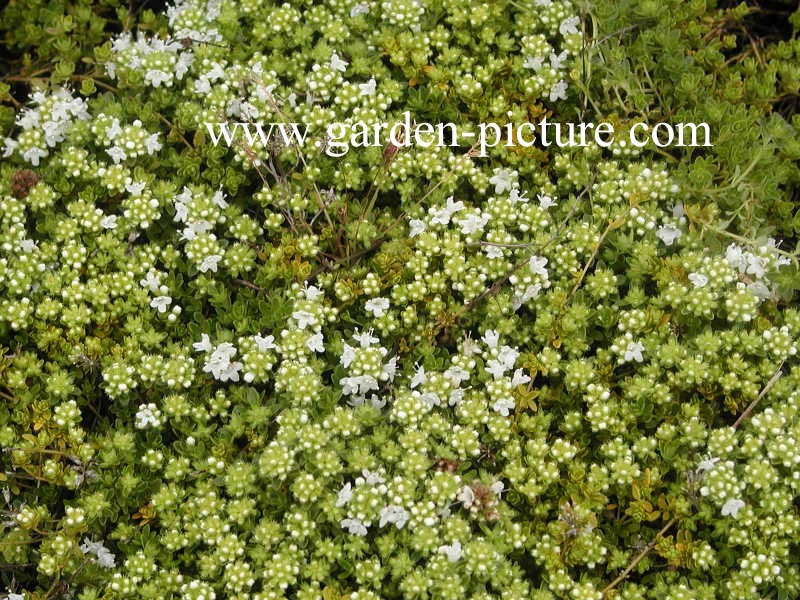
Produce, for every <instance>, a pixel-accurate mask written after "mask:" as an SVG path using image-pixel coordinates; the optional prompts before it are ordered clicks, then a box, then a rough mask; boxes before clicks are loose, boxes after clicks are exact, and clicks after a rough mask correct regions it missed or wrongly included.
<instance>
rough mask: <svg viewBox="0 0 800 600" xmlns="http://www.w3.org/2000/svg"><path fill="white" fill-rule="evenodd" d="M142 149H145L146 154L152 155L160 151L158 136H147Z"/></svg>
mask: <svg viewBox="0 0 800 600" xmlns="http://www.w3.org/2000/svg"><path fill="white" fill-rule="evenodd" d="M144 147H145V148H146V149H147V153H148V154H153V153H154V152H158V151H159V150H161V142H159V141H158V134H157V133H154V134H152V135H148V136H147V138H146V139H145V140H144Z"/></svg>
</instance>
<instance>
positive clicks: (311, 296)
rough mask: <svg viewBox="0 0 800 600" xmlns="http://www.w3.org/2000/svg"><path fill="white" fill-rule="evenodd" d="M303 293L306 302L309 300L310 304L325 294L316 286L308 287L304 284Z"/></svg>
mask: <svg viewBox="0 0 800 600" xmlns="http://www.w3.org/2000/svg"><path fill="white" fill-rule="evenodd" d="M303 292H304V293H305V296H306V300H311V301H312V302H313V301H314V300H316V299H317V298H318V297H320V296H322V295H323V294H324V293H325V292H323V291H322V290H321V289H319V288H318V287H316V286H313V285H308V283H306V287H305V288H304V290H303Z"/></svg>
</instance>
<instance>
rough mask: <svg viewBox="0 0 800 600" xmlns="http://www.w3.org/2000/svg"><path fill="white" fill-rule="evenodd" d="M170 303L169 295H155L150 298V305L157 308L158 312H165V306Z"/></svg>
mask: <svg viewBox="0 0 800 600" xmlns="http://www.w3.org/2000/svg"><path fill="white" fill-rule="evenodd" d="M170 304H172V298H170V297H169V296H156V297H155V298H153V299H152V300H150V306H151V307H153V308H157V309H158V312H160V313H165V312H167V307H168V306H169V305H170Z"/></svg>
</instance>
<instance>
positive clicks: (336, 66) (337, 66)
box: [331, 52, 350, 73]
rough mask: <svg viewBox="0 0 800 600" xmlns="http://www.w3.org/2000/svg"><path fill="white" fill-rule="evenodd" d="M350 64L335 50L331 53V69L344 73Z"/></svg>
mask: <svg viewBox="0 0 800 600" xmlns="http://www.w3.org/2000/svg"><path fill="white" fill-rule="evenodd" d="M348 64H350V63H348V62H347V61H346V60H342V59H341V58H339V55H338V54H337V53H336V52H334V53H333V54H331V69H333V70H334V71H340V72H342V73H344V72H345V71H346V70H347V65H348Z"/></svg>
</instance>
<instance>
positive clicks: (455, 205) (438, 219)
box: [431, 196, 466, 225]
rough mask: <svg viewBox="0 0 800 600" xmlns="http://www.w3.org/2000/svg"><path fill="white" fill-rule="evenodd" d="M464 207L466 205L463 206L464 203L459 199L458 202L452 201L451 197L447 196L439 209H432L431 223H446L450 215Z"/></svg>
mask: <svg viewBox="0 0 800 600" xmlns="http://www.w3.org/2000/svg"><path fill="white" fill-rule="evenodd" d="M464 208H466V207H465V206H464V203H463V202H462V201H461V200H459V201H458V202H453V197H452V196H450V197H448V198H447V200H446V204H445V206H444V208H440V209H439V210H437V211H434V215H433V218H432V219H431V223H438V224H441V225H447V224H448V223H449V222H450V219H451V218H452V216H453V215H454V214H455V213H457V212H458V211H460V210H464Z"/></svg>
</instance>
